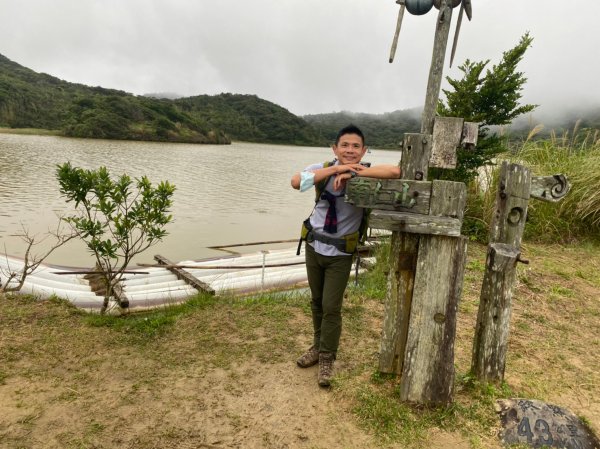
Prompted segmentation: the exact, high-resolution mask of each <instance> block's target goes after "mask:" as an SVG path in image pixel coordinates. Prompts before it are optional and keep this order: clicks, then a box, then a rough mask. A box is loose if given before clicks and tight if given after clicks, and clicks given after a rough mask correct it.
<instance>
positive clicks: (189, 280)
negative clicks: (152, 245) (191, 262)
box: [154, 254, 215, 295]
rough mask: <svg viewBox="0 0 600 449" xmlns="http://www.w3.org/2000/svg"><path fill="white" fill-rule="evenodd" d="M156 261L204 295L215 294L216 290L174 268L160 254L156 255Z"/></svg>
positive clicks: (185, 272) (181, 269)
mask: <svg viewBox="0 0 600 449" xmlns="http://www.w3.org/2000/svg"><path fill="white" fill-rule="evenodd" d="M154 260H156V261H157V262H158V263H159V264H161V265H168V266H167V267H166V269H167V270H169V271H170V272H171V273H173V274H174V275H175V276H177V279H181V280H182V281H184V282H185V283H187V284H189V285H191V286H192V287H194V288H195V289H196V290H198V291H200V292H203V293H208V294H209V295H214V294H215V290H214V289H213V288H212V287H211V286H210V285H208V284H207V283H205V282H202V281H201V280H200V279H198V278H196V277H194V276H192V274H191V273H188V272H187V271H185V270H184V269H183V268H176V267H174V266H173V265H175V264H174V263H173V262H171V261H170V260H169V259H167V258H166V257H163V256H161V255H160V254H156V255H155V256H154Z"/></svg>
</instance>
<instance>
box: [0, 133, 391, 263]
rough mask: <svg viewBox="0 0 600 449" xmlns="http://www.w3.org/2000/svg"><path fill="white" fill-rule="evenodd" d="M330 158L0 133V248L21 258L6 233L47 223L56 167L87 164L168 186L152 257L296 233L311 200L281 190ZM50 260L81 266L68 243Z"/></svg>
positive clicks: (380, 156) (241, 146)
mask: <svg viewBox="0 0 600 449" xmlns="http://www.w3.org/2000/svg"><path fill="white" fill-rule="evenodd" d="M331 158H332V152H331V150H330V149H328V148H310V147H292V146H283V145H266V144H249V143H234V144H232V145H227V146H220V145H191V144H169V143H153V142H152V143H149V142H126V141H105V140H89V139H70V138H62V137H54V136H21V135H12V134H0V250H2V252H4V247H6V251H7V252H8V254H12V255H15V256H21V255H22V254H23V252H24V243H23V242H22V241H21V240H20V239H19V238H17V237H14V235H15V234H18V233H19V232H20V231H21V226H22V225H24V226H26V227H27V228H28V229H30V230H31V231H32V232H33V233H43V232H45V231H47V229H48V228H50V227H55V226H56V220H57V219H56V217H57V215H61V214H65V213H70V212H71V211H72V209H71V207H72V206H71V205H67V203H65V201H64V199H63V198H62V197H61V196H60V192H59V186H58V182H57V181H56V179H55V169H56V165H57V164H61V163H64V162H67V161H70V162H71V164H73V165H74V166H79V167H83V168H88V169H96V168H98V167H99V166H101V165H105V166H106V167H107V168H108V169H109V171H110V172H111V173H112V174H113V175H120V174H122V173H127V174H129V175H130V176H132V177H140V176H142V175H146V176H148V178H149V179H150V180H151V181H152V182H153V183H157V182H158V181H161V180H168V181H169V182H171V183H173V184H175V186H176V187H177V191H176V192H175V195H174V206H173V210H172V213H173V216H174V222H173V223H171V224H170V225H169V226H168V227H167V230H168V232H169V235H168V236H167V237H166V238H165V240H164V241H163V242H161V243H160V244H158V245H157V246H155V247H152V248H151V249H150V250H148V252H147V253H145V254H144V255H143V256H142V257H143V259H144V261H146V262H149V261H150V259H151V258H152V255H153V254H157V253H160V254H163V255H165V256H166V257H168V258H169V259H171V260H186V259H187V260H190V259H198V258H202V257H209V256H215V255H217V254H218V253H217V252H215V251H214V250H210V249H207V248H206V247H207V246H214V245H225V244H232V243H241V242H249V241H264V240H280V239H292V238H296V235H297V233H298V232H299V226H300V223H301V221H302V220H303V219H304V218H305V217H306V215H308V214H309V213H310V210H311V208H312V202H313V198H314V197H313V196H312V195H311V194H310V193H308V192H307V193H304V194H299V193H298V192H297V191H294V190H293V189H291V187H290V186H289V180H290V177H291V175H292V174H293V173H294V172H295V171H298V170H300V169H302V168H303V167H305V166H306V165H308V164H311V163H314V162H319V161H325V160H329V159H331ZM399 158H400V153H399V152H395V151H394V152H388V151H377V150H374V151H373V152H372V153H371V154H368V155H367V158H366V160H368V161H370V162H373V163H392V164H394V163H397V162H398V160H399ZM50 262H52V263H56V264H64V265H74V266H91V265H93V259H92V257H91V255H90V254H89V253H88V252H87V251H86V249H85V247H84V246H83V244H81V243H80V242H70V243H68V244H67V245H66V246H65V247H63V248H61V249H60V250H59V251H58V252H56V253H55V254H53V256H52V257H51V259H50Z"/></svg>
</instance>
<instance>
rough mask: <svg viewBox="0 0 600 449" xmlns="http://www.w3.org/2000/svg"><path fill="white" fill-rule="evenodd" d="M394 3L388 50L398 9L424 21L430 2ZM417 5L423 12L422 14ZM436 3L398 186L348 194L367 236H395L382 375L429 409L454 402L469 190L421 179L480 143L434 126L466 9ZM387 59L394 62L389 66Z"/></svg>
mask: <svg viewBox="0 0 600 449" xmlns="http://www.w3.org/2000/svg"><path fill="white" fill-rule="evenodd" d="M398 3H399V4H400V8H401V9H400V15H399V20H398V27H397V30H396V35H395V37H394V44H393V46H392V49H393V51H395V44H396V42H397V39H398V33H399V30H400V25H401V21H402V15H403V13H404V8H405V7H406V8H407V9H408V11H409V12H411V13H413V14H415V13H419V14H422V13H423V11H425V10H427V11H428V10H429V9H431V7H432V6H433V3H434V2H433V0H430V3H431V5H427V1H425V2H422V1H413V0H398ZM422 3H425V4H426V7H425V9H421V7H422ZM436 3H437V4H436V5H435V6H436V7H437V8H438V9H439V14H438V20H437V24H436V31H435V38H434V47H433V55H432V60H431V67H430V71H429V81H428V85H427V93H426V97H425V106H424V109H423V116H422V121H421V133H419V134H405V136H404V141H403V143H402V160H401V161H400V167H401V169H402V178H403V179H400V180H372V179H367V178H355V179H353V180H352V181H351V182H349V183H348V186H347V193H346V200H347V201H348V202H350V203H353V204H355V205H356V206H360V207H368V208H372V209H374V210H373V212H372V213H371V218H370V222H369V223H370V226H371V227H373V228H383V229H389V230H391V231H392V237H391V253H390V265H389V274H388V287H387V294H386V300H385V315H384V323H383V330H382V337H381V348H380V356H379V370H380V371H381V372H384V373H394V374H397V375H400V376H401V383H400V399H401V400H404V401H411V402H417V403H427V404H430V403H434V404H435V403H448V402H451V400H452V393H453V391H452V390H453V385H454V336H455V333H456V311H457V307H458V301H459V299H460V295H461V290H462V279H463V272H464V265H465V258H466V248H467V246H466V238H465V237H462V236H461V235H460V228H461V225H462V218H463V214H464V207H465V202H466V186H465V185H464V184H463V183H456V182H450V181H439V180H435V181H432V182H428V181H427V171H428V168H429V167H431V166H433V167H443V168H453V167H454V166H455V165H456V149H457V147H458V146H459V145H461V144H462V145H465V146H471V147H472V146H474V145H476V143H477V142H476V137H477V124H474V123H467V124H465V123H464V120H463V119H461V118H454V117H452V118H441V117H437V118H436V117H435V110H436V107H437V102H438V98H439V92H440V87H441V81H442V73H443V65H444V59H445V54H446V45H447V42H448V36H449V33H450V23H451V20H452V7H455V6H458V5H459V4H461V11H462V9H463V8H464V6H465V5H464V4H462V2H460V1H458V2H457V0H437V2H436ZM466 3H468V4H469V6H470V2H466ZM427 8H429V9H427ZM427 11H425V12H427ZM393 51H392V53H393ZM392 59H393V54H392V55H391V56H390V62H391V60H392Z"/></svg>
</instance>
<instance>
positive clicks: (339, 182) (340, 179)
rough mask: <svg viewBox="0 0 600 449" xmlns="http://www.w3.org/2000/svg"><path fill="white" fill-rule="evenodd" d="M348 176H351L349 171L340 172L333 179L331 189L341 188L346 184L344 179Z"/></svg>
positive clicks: (346, 179) (348, 177)
mask: <svg viewBox="0 0 600 449" xmlns="http://www.w3.org/2000/svg"><path fill="white" fill-rule="evenodd" d="M350 178H352V173H351V172H346V173H340V174H339V175H337V176H336V177H335V179H334V180H333V190H336V191H337V190H342V189H343V188H344V186H345V185H346V181H348V180H349V179H350Z"/></svg>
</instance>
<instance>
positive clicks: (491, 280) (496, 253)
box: [471, 243, 519, 382]
mask: <svg viewBox="0 0 600 449" xmlns="http://www.w3.org/2000/svg"><path fill="white" fill-rule="evenodd" d="M518 255H519V250H518V248H516V247H514V246H512V245H506V244H502V243H492V244H490V245H489V246H488V252H487V257H486V270H485V274H484V278H483V284H482V288H481V294H480V298H479V311H478V313H477V325H476V326H475V337H474V340H473V356H472V359H471V371H472V372H473V374H474V375H475V376H476V377H477V378H478V379H479V380H481V381H485V382H500V381H502V380H503V378H504V368H505V366H506V352H507V348H508V333H509V327H510V316H511V310H512V295H513V289H514V281H515V276H516V271H517V270H516V263H517V257H518Z"/></svg>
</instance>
